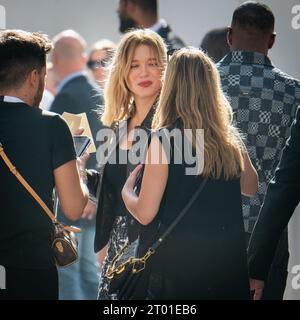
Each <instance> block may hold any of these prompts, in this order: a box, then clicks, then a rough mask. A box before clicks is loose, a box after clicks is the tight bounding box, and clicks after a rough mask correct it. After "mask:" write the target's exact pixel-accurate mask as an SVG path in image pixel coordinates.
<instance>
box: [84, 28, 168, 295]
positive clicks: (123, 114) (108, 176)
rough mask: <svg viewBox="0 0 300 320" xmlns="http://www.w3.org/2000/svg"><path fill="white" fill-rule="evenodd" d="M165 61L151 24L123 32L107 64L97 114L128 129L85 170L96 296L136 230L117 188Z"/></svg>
mask: <svg viewBox="0 0 300 320" xmlns="http://www.w3.org/2000/svg"><path fill="white" fill-rule="evenodd" d="M165 64H166V49H165V45H164V42H163V40H162V38H161V37H160V36H159V35H157V34H156V33H155V32H152V31H151V30H142V29H141V30H135V31H131V32H129V33H127V34H125V35H124V37H123V38H122V39H121V41H120V43H119V45H118V47H117V49H116V53H115V56H114V58H113V60H112V64H111V66H110V73H109V76H108V80H107V84H106V87H105V90H104V97H105V110H104V113H103V115H102V118H101V120H102V122H103V124H104V125H105V126H106V127H109V128H114V129H115V130H116V131H117V133H119V130H118V129H120V128H122V129H124V128H125V129H127V130H126V131H127V132H125V134H120V135H119V136H118V138H117V139H116V140H117V143H116V144H114V145H113V144H111V145H110V151H109V156H108V158H107V161H106V162H105V163H102V166H101V168H100V170H99V171H100V173H99V172H95V171H89V172H88V186H89V189H90V192H91V193H92V194H94V195H97V196H98V200H99V205H98V209H97V218H96V236H95V251H96V252H99V255H98V256H99V257H100V263H102V262H103V259H104V262H103V264H102V280H101V284H100V290H99V295H98V298H99V299H109V296H108V294H107V293H108V285H109V283H107V281H105V280H104V277H103V275H104V274H105V272H106V269H107V266H108V265H109V263H110V262H111V259H112V258H113V257H114V256H115V254H116V253H117V251H119V249H120V248H122V247H123V245H124V243H125V242H126V241H127V239H128V232H129V238H130V240H132V239H134V238H135V237H136V235H137V232H138V225H137V224H136V222H135V221H134V220H133V219H132V218H131V215H130V214H129V213H128V212H127V210H126V208H125V205H124V203H123V201H122V197H121V190H122V188H123V185H124V183H125V181H126V178H127V176H128V175H129V172H130V171H132V170H133V169H134V164H133V163H131V162H130V154H131V153H132V152H133V150H132V146H133V144H132V140H133V137H134V135H135V133H136V130H137V127H138V128H145V129H148V131H149V129H150V128H151V121H152V118H153V114H154V108H155V105H156V101H157V99H158V95H159V93H160V90H161V85H162V82H161V79H162V73H163V71H164V67H165ZM127 133H128V134H127ZM112 142H114V141H112ZM146 143H147V142H145V144H146ZM145 149H146V150H147V145H145ZM97 159H98V161H100V162H103V159H104V158H103V156H99V155H98V157H97ZM121 159H122V160H121ZM128 159H129V160H128ZM113 160H115V161H113ZM124 160H125V161H124ZM128 218H130V221H128ZM128 223H129V225H130V228H129V229H128Z"/></svg>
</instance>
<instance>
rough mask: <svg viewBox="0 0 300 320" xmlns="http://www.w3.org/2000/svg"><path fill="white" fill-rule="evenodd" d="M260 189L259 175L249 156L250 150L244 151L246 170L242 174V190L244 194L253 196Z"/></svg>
mask: <svg viewBox="0 0 300 320" xmlns="http://www.w3.org/2000/svg"><path fill="white" fill-rule="evenodd" d="M257 189H258V176H257V172H256V170H255V168H254V167H253V165H252V162H251V160H250V158H249V155H248V152H247V150H246V149H245V152H244V170H243V171H242V174H241V192H242V194H243V195H245V196H248V197H252V196H254V195H255V194H256V192H257Z"/></svg>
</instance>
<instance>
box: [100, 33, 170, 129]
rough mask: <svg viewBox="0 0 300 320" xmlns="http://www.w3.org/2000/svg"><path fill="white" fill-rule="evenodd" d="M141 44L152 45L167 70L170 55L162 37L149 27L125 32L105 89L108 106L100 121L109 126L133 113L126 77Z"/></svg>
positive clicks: (106, 105) (160, 63) (158, 60)
mask: <svg viewBox="0 0 300 320" xmlns="http://www.w3.org/2000/svg"><path fill="white" fill-rule="evenodd" d="M139 45H147V46H149V47H151V48H152V49H153V51H154V54H155V55H156V58H157V62H158V65H159V67H161V69H162V73H163V71H164V68H165V65H166V60H167V54H166V47H165V44H164V41H163V39H162V38H161V37H160V36H159V35H158V34H157V33H155V32H154V31H151V30H149V29H138V30H133V31H130V32H128V33H126V34H125V35H124V36H123V38H122V39H121V41H120V43H119V45H118V47H117V50H116V53H115V56H114V57H113V60H112V63H111V66H110V71H109V75H108V79H107V83H106V85H105V88H104V99H105V109H104V112H103V115H102V117H101V121H102V123H103V124H104V125H106V126H111V125H112V124H113V123H115V122H118V121H120V120H123V119H126V118H128V117H129V115H132V112H134V110H132V102H133V97H132V93H131V92H130V90H129V89H128V85H127V77H128V73H129V71H130V66H131V62H132V59H133V56H134V51H135V49H136V48H137V47H138V46H139Z"/></svg>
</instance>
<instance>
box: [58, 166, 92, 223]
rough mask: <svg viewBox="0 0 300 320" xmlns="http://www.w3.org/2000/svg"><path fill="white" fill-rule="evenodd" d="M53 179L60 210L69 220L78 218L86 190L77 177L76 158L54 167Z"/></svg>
mask: <svg viewBox="0 0 300 320" xmlns="http://www.w3.org/2000/svg"><path fill="white" fill-rule="evenodd" d="M54 179H55V187H56V192H57V195H58V198H59V201H60V205H61V208H62V211H63V212H64V213H65V215H66V216H67V217H68V218H69V219H71V220H77V219H79V218H80V216H81V214H82V212H83V209H84V207H85V205H86V203H87V200H88V191H87V188H86V186H85V185H84V183H83V182H81V180H80V178H79V173H78V169H77V166H76V160H71V161H69V162H67V163H65V164H63V165H61V166H59V167H58V168H56V169H55V170H54Z"/></svg>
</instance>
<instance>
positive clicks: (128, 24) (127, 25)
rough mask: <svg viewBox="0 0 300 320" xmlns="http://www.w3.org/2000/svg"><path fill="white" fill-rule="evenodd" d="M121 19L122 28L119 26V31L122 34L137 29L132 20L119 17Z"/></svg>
mask: <svg viewBox="0 0 300 320" xmlns="http://www.w3.org/2000/svg"><path fill="white" fill-rule="evenodd" d="M119 18H120V26H119V31H120V32H121V33H125V32H127V31H128V30H130V29H134V28H135V22H134V21H133V20H132V19H131V18H128V17H126V18H124V17H121V16H119Z"/></svg>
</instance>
